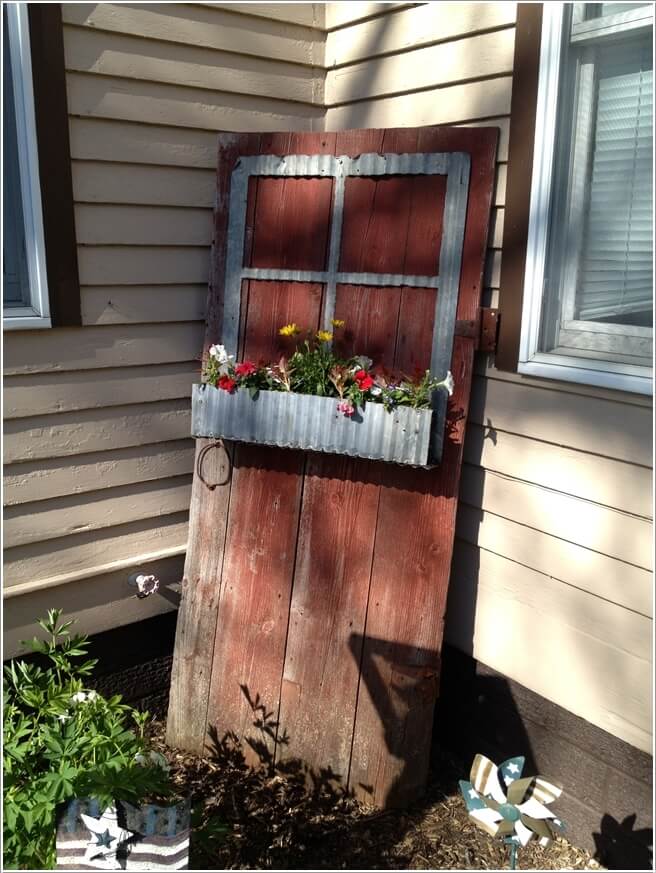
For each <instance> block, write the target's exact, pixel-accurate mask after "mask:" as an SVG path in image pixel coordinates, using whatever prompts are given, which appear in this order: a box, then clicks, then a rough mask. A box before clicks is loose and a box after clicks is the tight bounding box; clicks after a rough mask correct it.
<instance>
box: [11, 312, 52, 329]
mask: <svg viewBox="0 0 656 873" xmlns="http://www.w3.org/2000/svg"><path fill="white" fill-rule="evenodd" d="M47 327H52V321H51V319H50V317H49V316H48V317H45V318H44V317H43V316H41V315H3V316H2V329H3V330H43V329H44V328H47Z"/></svg>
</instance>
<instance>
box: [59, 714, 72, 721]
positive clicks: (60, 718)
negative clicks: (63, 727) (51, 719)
mask: <svg viewBox="0 0 656 873" xmlns="http://www.w3.org/2000/svg"><path fill="white" fill-rule="evenodd" d="M57 718H58V719H59V721H68V720H69V718H70V715H69V714H68V713H67V712H62V714H61V715H58V716H57Z"/></svg>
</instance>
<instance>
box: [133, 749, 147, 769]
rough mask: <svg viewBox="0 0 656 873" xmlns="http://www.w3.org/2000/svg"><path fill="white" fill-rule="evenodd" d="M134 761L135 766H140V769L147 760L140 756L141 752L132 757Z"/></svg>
mask: <svg viewBox="0 0 656 873" xmlns="http://www.w3.org/2000/svg"><path fill="white" fill-rule="evenodd" d="M134 760H135V761H136V763H137V764H141V766H142V767H143V766H144V764H147V763H148V758H147V757H146V756H145V755H142V754H141V752H137V754H136V755H135V756H134Z"/></svg>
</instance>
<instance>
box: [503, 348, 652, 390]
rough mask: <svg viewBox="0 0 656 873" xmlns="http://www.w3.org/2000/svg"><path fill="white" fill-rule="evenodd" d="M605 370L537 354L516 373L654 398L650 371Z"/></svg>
mask: <svg viewBox="0 0 656 873" xmlns="http://www.w3.org/2000/svg"><path fill="white" fill-rule="evenodd" d="M603 366H604V369H603V370H601V369H595V367H599V363H598V362H596V361H592V360H585V359H580V358H568V357H566V356H564V355H550V354H547V353H538V354H535V355H534V356H533V357H532V358H531V359H530V360H527V361H519V363H518V364H517V372H518V373H521V374H522V375H525V376H535V377H538V378H542V379H555V380H560V381H564V382H578V383H580V384H582V385H596V386H597V387H599V388H611V389H613V390H616V391H629V392H632V393H634V394H647V395H651V394H652V392H653V374H652V371H651V369H649V368H647V367H631V366H625V367H623V368H622V370H623V371H621V370H620V369H619V366H618V365H617V364H612V363H606V362H604V365H603Z"/></svg>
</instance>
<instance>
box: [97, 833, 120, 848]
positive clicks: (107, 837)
mask: <svg viewBox="0 0 656 873" xmlns="http://www.w3.org/2000/svg"><path fill="white" fill-rule="evenodd" d="M94 836H95V838H96V844H97V845H98V846H106V847H107V848H108V849H109V848H111V845H112V843H113V842H114V840H115V839H116V837H113V836H112V835H111V834H110V833H109V830H108V829H107V828H105V830H104V831H103V832H102V834H95V835H94Z"/></svg>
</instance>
